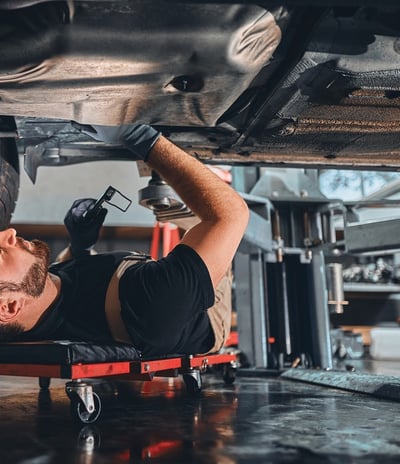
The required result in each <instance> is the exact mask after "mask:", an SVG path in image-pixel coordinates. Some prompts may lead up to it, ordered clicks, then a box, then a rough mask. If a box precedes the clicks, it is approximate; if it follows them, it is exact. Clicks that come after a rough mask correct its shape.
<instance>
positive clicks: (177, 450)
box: [0, 364, 400, 464]
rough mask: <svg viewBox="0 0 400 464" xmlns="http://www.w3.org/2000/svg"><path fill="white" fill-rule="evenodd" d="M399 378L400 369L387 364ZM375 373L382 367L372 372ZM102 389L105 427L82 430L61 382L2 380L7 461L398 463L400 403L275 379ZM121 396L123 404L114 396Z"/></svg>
mask: <svg viewBox="0 0 400 464" xmlns="http://www.w3.org/2000/svg"><path fill="white" fill-rule="evenodd" d="M381 367H382V372H383V373H389V374H394V373H395V372H396V371H398V372H399V374H400V365H396V364H394V365H393V364H391V365H386V366H385V365H382V366H381ZM374 370H375V372H377V371H379V368H377V366H376V365H375V367H374ZM204 383H205V386H204V390H203V393H202V396H201V397H200V398H197V399H190V398H188V396H187V394H186V391H185V389H184V387H183V385H182V382H181V380H180V379H179V378H177V379H172V380H171V379H162V380H153V381H152V382H130V383H124V384H122V383H121V384H116V383H114V384H110V383H107V384H99V385H97V387H96V389H97V391H99V392H101V394H102V397H103V399H105V400H106V401H105V404H104V415H103V419H102V420H101V421H100V422H99V423H98V424H96V425H95V426H90V425H87V426H82V425H80V426H78V425H75V424H74V423H73V421H72V419H71V416H70V414H69V407H70V402H69V400H68V398H67V396H66V395H65V393H64V381H60V380H56V381H54V380H53V381H52V384H51V388H50V391H49V392H40V393H39V389H38V386H37V380H36V379H29V378H23V377H19V378H18V377H0V397H1V400H2V401H0V462H1V464H8V463H13V464H14V463H15V464H16V463H21V464H22V463H23V464H27V463H32V464H47V463H57V464H63V463H86V464H88V463H91V464H92V463H96V464H97V463H101V464H103V463H113V464H119V463H135V462H154V463H155V462H171V463H181V462H182V463H186V464H192V463H204V464H212V463H221V464H233V463H246V464H251V463H282V464H283V463H285V464H287V463H311V464H319V463H330V464H336V463H337V464H346V463H363V464H364V463H365V464H367V463H368V464H369V463H376V462H383V461H384V462H385V463H398V462H399V460H400V414H399V408H400V403H398V402H395V401H389V400H382V399H377V398H374V397H372V396H369V395H363V394H359V393H351V392H347V391H343V390H338V389H333V388H329V387H320V386H316V385H311V384H308V383H303V382H298V381H293V380H283V379H280V378H277V377H262V376H260V377H242V376H241V375H240V376H239V377H238V378H237V380H236V382H235V384H234V385H233V386H225V385H224V384H223V383H222V381H221V380H220V379H219V378H218V377H213V376H211V375H205V376H204ZM117 393H118V397H117V396H116V394H117Z"/></svg>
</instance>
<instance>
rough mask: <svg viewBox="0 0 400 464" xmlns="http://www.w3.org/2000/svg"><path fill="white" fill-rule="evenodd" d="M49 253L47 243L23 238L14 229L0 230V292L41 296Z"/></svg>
mask: <svg viewBox="0 0 400 464" xmlns="http://www.w3.org/2000/svg"><path fill="white" fill-rule="evenodd" d="M49 256H50V251H49V247H48V246H47V245H46V244H45V243H44V242H42V241H40V240H33V241H31V242H29V241H27V240H23V239H22V238H20V237H17V236H16V231H15V230H14V229H6V230H4V231H0V293H1V292H3V291H9V292H23V293H25V294H27V295H29V296H33V297H38V296H40V295H41V294H42V292H43V289H44V286H45V283H46V278H47V269H48V266H49Z"/></svg>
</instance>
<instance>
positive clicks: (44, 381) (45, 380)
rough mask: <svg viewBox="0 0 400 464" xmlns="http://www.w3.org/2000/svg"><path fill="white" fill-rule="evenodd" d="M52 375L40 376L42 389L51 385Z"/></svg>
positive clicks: (46, 388)
mask: <svg viewBox="0 0 400 464" xmlns="http://www.w3.org/2000/svg"><path fill="white" fill-rule="evenodd" d="M50 380H51V379H50V377H39V387H40V389H41V390H48V389H49V387H50Z"/></svg>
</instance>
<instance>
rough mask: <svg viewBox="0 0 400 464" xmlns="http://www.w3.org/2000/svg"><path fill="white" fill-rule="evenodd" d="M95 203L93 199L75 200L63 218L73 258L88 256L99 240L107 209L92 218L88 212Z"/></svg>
mask: <svg viewBox="0 0 400 464" xmlns="http://www.w3.org/2000/svg"><path fill="white" fill-rule="evenodd" d="M95 203H96V200H94V199H93V198H81V199H79V200H75V201H74V203H73V204H72V206H71V208H70V209H69V211H68V212H67V214H66V216H65V218H64V224H65V227H66V228H67V230H68V232H69V235H70V238H71V244H70V249H71V253H72V256H73V257H74V258H77V257H79V256H83V255H87V254H90V249H91V248H92V247H93V245H94V244H95V243H96V242H97V240H98V238H99V233H100V229H101V226H102V225H103V222H104V219H105V217H106V215H107V209H106V208H101V209H100V211H99V212H98V214H96V215H94V216H93V215H91V214H90V210H91V209H92V208H93V206H94V205H95Z"/></svg>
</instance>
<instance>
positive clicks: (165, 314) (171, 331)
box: [24, 245, 214, 355]
mask: <svg viewBox="0 0 400 464" xmlns="http://www.w3.org/2000/svg"><path fill="white" fill-rule="evenodd" d="M127 255H129V253H128V252H112V253H104V254H99V255H92V256H87V257H83V258H80V259H76V260H69V261H65V262H62V263H58V264H56V265H53V266H51V267H50V269H49V271H50V272H51V273H53V274H55V275H57V276H59V277H60V279H61V295H60V296H59V298H58V300H57V301H56V302H55V303H54V304H53V306H52V307H51V308H49V310H48V311H46V313H45V314H44V315H43V316H42V318H41V319H40V320H39V322H38V323H37V324H36V326H35V327H34V328H33V329H32V330H30V331H28V332H25V334H24V339H28V340H43V339H58V340H82V341H94V342H112V341H113V338H112V335H111V332H110V329H109V327H108V324H107V319H106V315H105V309H104V302H105V296H106V292H107V288H108V285H109V282H110V279H111V277H112V275H113V274H114V272H115V271H116V269H117V267H118V266H119V264H120V263H121V262H122V261H123V259H124V258H125V257H126V256H127ZM119 294H120V302H121V308H122V312H121V315H122V317H123V319H124V322H125V325H126V328H127V330H128V332H129V334H130V335H131V338H132V340H133V343H134V345H135V346H136V347H137V348H138V349H140V350H141V351H142V352H143V354H145V355H158V354H168V353H196V352H204V351H207V349H209V348H211V345H212V344H213V335H212V329H211V326H210V322H209V319H208V317H207V314H206V310H207V308H209V307H210V306H211V305H212V304H213V303H214V292H213V288H212V284H211V280H210V276H209V273H208V270H207V268H206V266H205V264H204V263H203V261H202V260H201V258H200V257H199V255H198V254H197V253H196V252H195V251H194V250H193V249H191V248H190V247H188V246H185V245H178V246H177V247H176V248H175V249H174V250H173V251H172V252H171V253H169V255H168V256H167V257H165V258H163V259H161V260H158V261H151V262H146V263H139V264H136V265H134V266H132V267H130V268H129V269H128V270H127V271H126V272H125V274H124V275H123V277H122V279H121V281H120V286H119Z"/></svg>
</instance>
